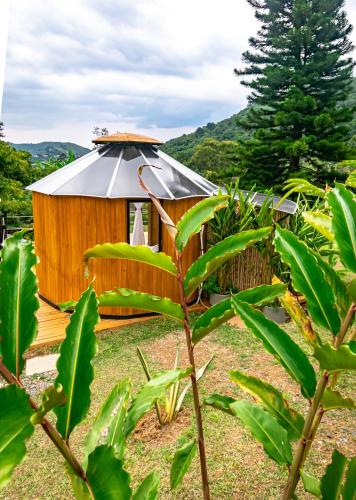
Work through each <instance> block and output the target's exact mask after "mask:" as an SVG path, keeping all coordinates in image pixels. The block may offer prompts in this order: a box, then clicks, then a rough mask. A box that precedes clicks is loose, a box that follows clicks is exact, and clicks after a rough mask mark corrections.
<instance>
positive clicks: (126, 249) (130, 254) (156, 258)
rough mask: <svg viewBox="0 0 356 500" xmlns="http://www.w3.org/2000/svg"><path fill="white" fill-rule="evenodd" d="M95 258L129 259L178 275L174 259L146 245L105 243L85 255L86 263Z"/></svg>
mask: <svg viewBox="0 0 356 500" xmlns="http://www.w3.org/2000/svg"><path fill="white" fill-rule="evenodd" d="M93 258H105V259H128V260H134V261H136V262H143V263H144V264H148V265H150V266H153V267H158V268H159V269H163V271H167V273H170V274H173V275H174V276H176V275H177V267H176V265H175V264H174V262H173V260H172V257H170V256H169V255H166V254H165V253H164V252H154V251H153V250H151V249H150V248H149V247H147V246H145V245H136V246H131V245H129V244H128V243H104V244H102V245H95V246H94V247H92V248H89V249H88V250H87V251H86V252H85V254H84V261H88V260H89V259H93Z"/></svg>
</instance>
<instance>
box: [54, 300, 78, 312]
mask: <svg viewBox="0 0 356 500" xmlns="http://www.w3.org/2000/svg"><path fill="white" fill-rule="evenodd" d="M77 304H78V301H77V300H67V302H61V303H60V304H58V307H59V309H60V310H61V311H63V312H67V311H70V312H72V311H73V310H74V309H75V306H76V305H77Z"/></svg>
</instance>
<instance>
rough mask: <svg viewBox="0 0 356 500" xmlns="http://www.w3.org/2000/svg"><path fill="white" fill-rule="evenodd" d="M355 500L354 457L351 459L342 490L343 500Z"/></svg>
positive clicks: (355, 471) (355, 464)
mask: <svg viewBox="0 0 356 500" xmlns="http://www.w3.org/2000/svg"><path fill="white" fill-rule="evenodd" d="M355 499H356V457H353V458H351V460H350V461H349V467H348V469H347V473H346V478H345V484H344V489H343V500H355Z"/></svg>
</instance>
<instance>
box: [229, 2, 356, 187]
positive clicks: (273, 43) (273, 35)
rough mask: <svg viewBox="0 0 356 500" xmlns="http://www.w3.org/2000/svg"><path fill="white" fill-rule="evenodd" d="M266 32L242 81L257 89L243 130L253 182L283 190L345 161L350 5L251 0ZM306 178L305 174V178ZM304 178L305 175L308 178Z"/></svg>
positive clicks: (249, 55) (248, 55)
mask: <svg viewBox="0 0 356 500" xmlns="http://www.w3.org/2000/svg"><path fill="white" fill-rule="evenodd" d="M247 1H248V3H249V4H250V5H251V6H252V7H253V8H254V9H255V16H256V18H257V19H258V20H259V21H260V22H261V27H260V29H259V31H258V33H257V35H256V36H255V37H252V38H250V40H249V44H250V47H251V50H250V51H247V52H245V53H244V54H243V60H244V62H245V63H246V66H245V67H244V68H242V69H238V70H235V73H236V74H237V75H238V76H243V77H245V76H247V77H252V79H248V80H245V79H244V80H243V81H242V82H241V83H242V84H243V85H246V86H247V87H249V88H250V89H252V93H251V95H250V97H249V100H250V104H251V106H250V111H249V112H248V113H247V116H246V118H245V119H244V120H243V121H242V122H241V124H243V125H244V127H246V129H248V130H250V131H251V132H252V137H251V138H250V139H249V140H247V141H245V144H244V148H243V162H244V166H245V167H246V168H247V181H248V182H249V183H250V184H251V183H253V182H257V185H258V187H265V186H272V185H280V184H281V182H283V181H284V180H285V179H286V178H288V177H292V176H296V175H300V170H301V169H303V168H304V167H305V166H307V165H313V166H314V168H316V169H319V172H318V173H317V174H318V175H317V177H318V176H319V178H320V177H322V175H323V173H322V172H321V171H320V169H322V165H323V163H322V162H323V161H335V160H341V159H343V158H344V155H345V150H346V141H347V139H348V138H349V131H350V123H351V120H352V116H353V111H354V110H353V109H352V106H350V103H346V99H347V97H348V94H349V90H350V87H351V85H352V70H353V66H354V63H353V61H352V59H351V57H350V56H349V54H350V52H351V50H352V48H353V47H352V43H351V42H350V40H349V35H350V32H351V30H352V26H351V25H350V24H349V22H348V20H347V16H346V13H345V10H344V0H247ZM304 174H305V172H304ZM302 175H303V174H302Z"/></svg>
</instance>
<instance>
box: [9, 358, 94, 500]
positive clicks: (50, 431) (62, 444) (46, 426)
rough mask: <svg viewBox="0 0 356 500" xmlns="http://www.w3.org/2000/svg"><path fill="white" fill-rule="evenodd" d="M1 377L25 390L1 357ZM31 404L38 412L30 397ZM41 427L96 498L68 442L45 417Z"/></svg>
mask: <svg viewBox="0 0 356 500" xmlns="http://www.w3.org/2000/svg"><path fill="white" fill-rule="evenodd" d="M0 375H1V376H2V377H3V378H4V380H6V382H8V383H9V384H16V385H17V386H18V387H21V388H22V389H24V386H23V384H22V382H21V380H20V379H19V378H17V377H15V375H14V374H13V373H11V372H10V370H9V369H8V368H7V367H6V366H5V365H4V363H3V362H2V358H1V357H0ZM29 403H30V405H31V407H32V408H33V409H34V410H35V411H38V405H37V404H36V403H35V401H34V400H33V399H32V398H31V396H29ZM40 425H41V427H42V429H43V430H44V431H45V433H46V434H47V436H48V437H49V438H50V439H51V441H52V442H53V444H54V445H55V446H56V448H57V449H58V450H59V452H60V453H61V454H62V455H63V457H64V458H65V460H66V461H67V462H68V463H69V464H70V466H71V467H72V469H73V471H74V472H75V474H76V475H77V476H79V477H80V478H81V479H83V481H84V482H85V483H86V485H87V487H88V490H89V492H90V495H91V497H92V498H94V495H93V493H92V490H91V487H90V484H89V482H88V480H87V477H86V474H85V472H84V470H83V468H82V466H81V465H80V463H79V462H78V460H77V459H76V457H75V456H74V455H73V452H72V450H71V449H70V447H69V445H68V444H67V443H66V441H65V440H64V439H63V438H62V436H61V435H60V434H59V432H58V431H57V430H56V429H55V428H54V427H53V425H52V424H51V423H50V422H49V420H47V419H46V418H45V417H44V418H43V419H42V422H41V424H40Z"/></svg>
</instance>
